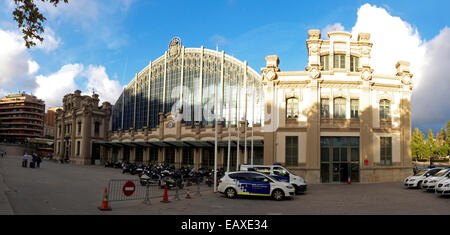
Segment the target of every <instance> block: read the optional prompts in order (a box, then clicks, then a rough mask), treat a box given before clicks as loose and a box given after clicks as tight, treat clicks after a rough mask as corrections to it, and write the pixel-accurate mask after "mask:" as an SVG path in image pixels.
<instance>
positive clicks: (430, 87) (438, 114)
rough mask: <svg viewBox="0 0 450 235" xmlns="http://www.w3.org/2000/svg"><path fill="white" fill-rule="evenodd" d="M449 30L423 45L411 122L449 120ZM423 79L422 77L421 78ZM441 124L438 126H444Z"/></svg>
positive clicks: (443, 31)
mask: <svg viewBox="0 0 450 235" xmlns="http://www.w3.org/2000/svg"><path fill="white" fill-rule="evenodd" d="M449 41H450V28H448V27H445V28H444V29H442V30H441V32H440V34H439V35H438V36H436V37H435V38H434V39H432V40H431V41H429V42H427V43H426V44H425V47H426V53H425V62H424V64H423V67H422V71H421V73H420V74H421V76H422V75H423V76H424V77H420V78H419V79H421V80H422V82H421V83H420V85H419V86H417V87H416V88H415V89H414V93H413V99H412V104H413V119H414V120H415V121H417V122H419V123H430V124H432V123H445V122H446V121H448V120H449V118H450V97H449V91H450V77H449V75H448V74H450V45H449V43H448V42H449ZM425 76H426V77H425ZM444 126H445V125H442V126H441V127H444Z"/></svg>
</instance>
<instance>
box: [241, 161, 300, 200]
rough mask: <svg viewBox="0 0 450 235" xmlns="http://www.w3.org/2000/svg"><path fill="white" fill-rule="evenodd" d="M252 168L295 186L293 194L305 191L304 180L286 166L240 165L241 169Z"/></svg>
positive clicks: (247, 169)
mask: <svg viewBox="0 0 450 235" xmlns="http://www.w3.org/2000/svg"><path fill="white" fill-rule="evenodd" d="M251 169H252V170H254V171H257V172H260V173H264V174H266V175H270V176H272V177H273V178H275V179H277V180H279V181H285V182H288V183H290V184H292V186H294V188H295V194H301V193H304V192H306V188H307V185H306V181H305V180H304V179H303V178H302V177H300V176H297V175H294V174H292V173H290V172H289V171H288V170H287V169H286V168H284V167H283V166H281V165H241V167H240V170H241V171H249V170H251Z"/></svg>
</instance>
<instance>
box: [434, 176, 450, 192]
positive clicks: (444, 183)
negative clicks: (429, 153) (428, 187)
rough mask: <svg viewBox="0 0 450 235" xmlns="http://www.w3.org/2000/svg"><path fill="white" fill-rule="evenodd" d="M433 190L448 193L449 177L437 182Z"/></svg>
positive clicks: (449, 189) (449, 186)
mask: <svg viewBox="0 0 450 235" xmlns="http://www.w3.org/2000/svg"><path fill="white" fill-rule="evenodd" d="M434 192H435V193H436V194H440V195H450V179H448V180H444V181H441V182H439V183H438V184H437V186H436V190H435V191H434Z"/></svg>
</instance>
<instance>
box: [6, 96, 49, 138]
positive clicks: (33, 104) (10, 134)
mask: <svg viewBox="0 0 450 235" xmlns="http://www.w3.org/2000/svg"><path fill="white" fill-rule="evenodd" d="M44 114H45V103H44V101H42V100H40V99H38V98H37V97H36V96H33V95H28V94H26V93H25V92H22V93H20V92H19V93H17V94H10V95H7V96H5V97H4V98H1V99H0V122H1V125H0V142H9V143H25V142H27V138H35V137H42V136H43V134H44Z"/></svg>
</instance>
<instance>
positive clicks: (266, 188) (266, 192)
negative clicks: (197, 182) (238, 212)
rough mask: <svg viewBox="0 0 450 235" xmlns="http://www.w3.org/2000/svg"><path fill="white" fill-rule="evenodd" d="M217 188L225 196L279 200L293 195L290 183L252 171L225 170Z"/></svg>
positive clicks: (293, 191) (293, 190)
mask: <svg viewBox="0 0 450 235" xmlns="http://www.w3.org/2000/svg"><path fill="white" fill-rule="evenodd" d="M217 190H218V191H219V192H220V193H223V194H225V196H226V197H227V198H235V197H236V196H238V195H250V196H269V197H272V198H273V199H274V200H277V201H279V200H282V199H283V198H285V197H291V196H294V195H295V189H294V187H293V186H292V185H291V184H289V183H286V182H283V181H278V180H277V179H275V178H273V177H271V176H269V175H265V174H262V173H259V172H254V171H237V172H226V173H225V175H224V176H223V177H222V178H221V179H220V180H219V187H218V188H217Z"/></svg>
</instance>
